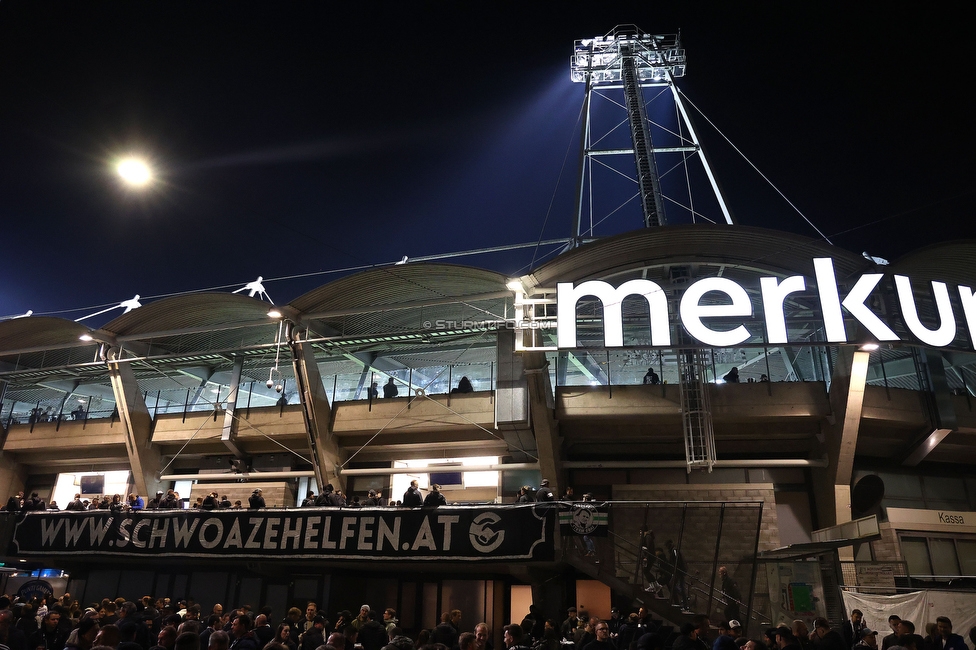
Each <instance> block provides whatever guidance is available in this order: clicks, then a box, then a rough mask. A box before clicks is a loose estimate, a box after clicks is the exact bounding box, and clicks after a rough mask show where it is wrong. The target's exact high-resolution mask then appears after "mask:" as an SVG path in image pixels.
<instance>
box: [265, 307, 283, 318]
mask: <svg viewBox="0 0 976 650" xmlns="http://www.w3.org/2000/svg"><path fill="white" fill-rule="evenodd" d="M281 316H282V314H281V312H280V311H278V310H277V309H272V310H270V311H269V312H268V317H269V318H281Z"/></svg>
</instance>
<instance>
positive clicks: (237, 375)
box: [220, 356, 244, 458]
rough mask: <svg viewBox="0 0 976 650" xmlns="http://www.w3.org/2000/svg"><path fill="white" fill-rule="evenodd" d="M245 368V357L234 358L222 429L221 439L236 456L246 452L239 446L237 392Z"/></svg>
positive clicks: (241, 456) (238, 456)
mask: <svg viewBox="0 0 976 650" xmlns="http://www.w3.org/2000/svg"><path fill="white" fill-rule="evenodd" d="M243 370H244V357H242V356H239V357H236V358H235V359H234V368H233V370H231V378H230V392H229V393H227V406H226V408H225V409H224V426H223V428H222V429H221V430H220V441H221V442H222V443H224V445H225V446H226V447H227V448H228V449H229V450H230V453H232V454H234V456H235V457H236V458H243V457H244V452H243V451H241V448H240V447H238V446H237V418H236V417H235V415H236V413H237V392H238V390H239V389H240V386H241V373H242V372H243Z"/></svg>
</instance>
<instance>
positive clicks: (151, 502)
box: [147, 490, 165, 510]
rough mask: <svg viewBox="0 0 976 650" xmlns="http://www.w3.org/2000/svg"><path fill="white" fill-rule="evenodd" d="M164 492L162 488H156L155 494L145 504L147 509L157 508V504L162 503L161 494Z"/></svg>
mask: <svg viewBox="0 0 976 650" xmlns="http://www.w3.org/2000/svg"><path fill="white" fill-rule="evenodd" d="M164 494H165V493H164V492H163V491H162V490H156V496H154V497H153V498H152V499H149V505H148V506H147V507H148V509H149V510H159V506H160V505H161V504H162V503H163V495H164Z"/></svg>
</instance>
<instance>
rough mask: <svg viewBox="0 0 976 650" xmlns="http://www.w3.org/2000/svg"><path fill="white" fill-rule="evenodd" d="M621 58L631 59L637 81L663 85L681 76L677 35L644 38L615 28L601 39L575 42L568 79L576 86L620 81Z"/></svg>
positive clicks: (630, 27) (683, 64)
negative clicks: (669, 79)
mask: <svg viewBox="0 0 976 650" xmlns="http://www.w3.org/2000/svg"><path fill="white" fill-rule="evenodd" d="M624 57H632V58H633V60H634V66H635V69H636V72H637V78H638V79H639V80H640V81H642V82H648V83H667V82H668V78H669V77H671V78H676V77H683V76H684V75H685V67H686V61H687V60H686V58H685V51H684V49H683V48H682V47H681V39H680V35H679V34H655V35H652V34H645V33H643V32H641V31H640V30H639V29H638V28H637V27H635V26H633V25H623V26H618V27H615V28H614V29H613V31H611V32H610V33H608V34H606V35H604V36H596V37H594V38H583V39H580V40H578V41H576V44H575V47H574V48H573V56H572V58H571V59H570V78H571V79H572V80H573V81H574V82H576V83H586V82H587V81H588V80H591V79H592V82H593V83H594V84H615V83H621V81H622V65H621V62H622V61H623V59H624Z"/></svg>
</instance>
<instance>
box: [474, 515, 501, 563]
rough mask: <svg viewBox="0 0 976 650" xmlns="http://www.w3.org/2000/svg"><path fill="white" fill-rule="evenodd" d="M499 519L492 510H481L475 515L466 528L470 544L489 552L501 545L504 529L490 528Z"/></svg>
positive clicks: (476, 548)
mask: <svg viewBox="0 0 976 650" xmlns="http://www.w3.org/2000/svg"><path fill="white" fill-rule="evenodd" d="M500 521H501V517H499V516H498V515H496V514H495V513H494V512H483V513H481V514H480V515H478V516H477V517H475V518H474V521H472V522H471V527H470V528H469V529H468V536H469V537H470V538H471V546H473V547H474V548H475V550H477V551H480V552H482V553H491V552H492V551H494V550H495V549H496V548H498V547H499V546H501V545H502V542H503V541H505V531H504V530H495V529H494V528H492V526H494V525H496V524H498V522H500Z"/></svg>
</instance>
